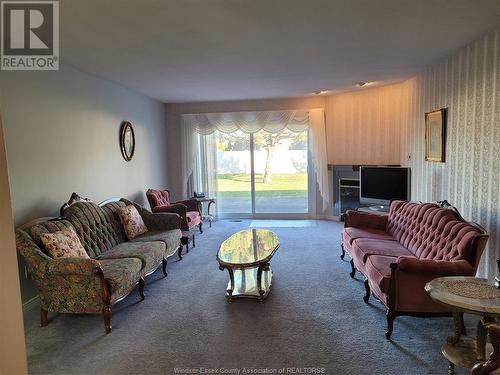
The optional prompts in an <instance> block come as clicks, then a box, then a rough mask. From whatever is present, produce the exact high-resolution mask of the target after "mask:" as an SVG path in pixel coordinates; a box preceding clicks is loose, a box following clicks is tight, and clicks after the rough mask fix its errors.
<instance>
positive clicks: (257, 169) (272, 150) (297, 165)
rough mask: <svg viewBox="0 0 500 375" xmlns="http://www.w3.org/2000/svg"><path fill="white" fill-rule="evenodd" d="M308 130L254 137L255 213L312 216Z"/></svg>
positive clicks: (263, 133)
mask: <svg viewBox="0 0 500 375" xmlns="http://www.w3.org/2000/svg"><path fill="white" fill-rule="evenodd" d="M307 165H308V163H307V131H304V132H300V133H294V132H291V131H289V130H283V131H281V132H280V133H267V132H266V131H263V130H261V131H259V132H257V133H255V134H254V188H255V210H254V213H256V214H259V213H304V214H306V213H308V211H309V205H308V195H307V190H308V189H307Z"/></svg>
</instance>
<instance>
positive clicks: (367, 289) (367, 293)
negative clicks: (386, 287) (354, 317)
mask: <svg viewBox="0 0 500 375" xmlns="http://www.w3.org/2000/svg"><path fill="white" fill-rule="evenodd" d="M364 284H365V296H364V297H363V301H365V303H368V300H369V299H370V294H371V291H370V284H369V283H368V279H365V282H364Z"/></svg>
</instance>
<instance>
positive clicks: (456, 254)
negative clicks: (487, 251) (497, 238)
mask: <svg viewBox="0 0 500 375" xmlns="http://www.w3.org/2000/svg"><path fill="white" fill-rule="evenodd" d="M440 203H441V206H443V207H441V206H440V205H438V204H436V203H417V202H407V201H400V200H395V201H392V202H391V205H390V211H389V216H381V215H376V214H371V213H365V212H360V211H347V213H346V216H345V227H344V231H343V233H342V250H343V253H342V255H341V258H342V259H343V257H344V252H347V253H348V254H349V255H350V257H351V267H352V271H351V273H350V275H351V277H354V276H355V273H356V271H359V272H360V273H362V274H363V275H364V277H365V289H366V294H365V297H364V301H365V302H366V303H368V300H369V297H370V294H373V295H374V296H375V297H376V298H377V299H379V300H380V301H381V302H382V304H383V305H384V306H385V307H386V308H387V326H388V327H387V331H386V337H387V339H390V337H391V334H392V329H393V321H394V319H395V318H396V316H398V315H410V316H442V315H449V314H450V312H449V311H448V310H447V309H446V308H444V307H443V306H441V305H439V304H437V303H436V302H434V301H433V300H432V299H431V298H430V297H429V295H428V294H427V292H426V291H425V290H424V286H425V284H426V283H428V282H429V281H431V280H433V279H434V278H437V277H441V276H473V275H475V273H476V270H477V266H478V264H479V260H480V258H481V254H482V253H483V250H484V248H485V246H486V242H487V241H488V234H487V233H486V231H485V230H484V229H483V228H482V227H480V226H479V225H477V224H475V223H468V222H466V221H465V220H464V219H463V218H462V217H461V216H460V214H459V213H458V211H457V209H456V208H454V207H452V206H450V205H449V204H448V203H447V202H446V201H444V202H440Z"/></svg>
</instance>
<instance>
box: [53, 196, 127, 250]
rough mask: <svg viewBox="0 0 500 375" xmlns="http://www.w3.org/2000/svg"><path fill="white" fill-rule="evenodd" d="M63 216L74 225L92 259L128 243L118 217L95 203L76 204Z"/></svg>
mask: <svg viewBox="0 0 500 375" xmlns="http://www.w3.org/2000/svg"><path fill="white" fill-rule="evenodd" d="M63 216H64V218H66V219H68V220H69V221H70V222H71V224H73V226H74V227H75V229H76V233H78V236H79V237H80V240H81V241H82V245H83V246H84V247H85V250H86V251H87V254H89V256H90V257H91V258H96V257H98V256H99V255H100V254H101V253H103V252H105V251H107V250H109V249H111V248H113V247H115V246H116V245H118V244H120V243H122V242H125V241H126V237H125V234H124V232H123V229H121V230H120V229H119V228H121V224H120V219H119V218H118V217H117V215H113V214H111V212H110V211H109V210H105V209H103V208H101V207H99V206H98V205H97V204H95V203H93V202H78V203H74V204H72V205H71V206H69V207H68V208H67V209H66V210H65V211H64V215H63Z"/></svg>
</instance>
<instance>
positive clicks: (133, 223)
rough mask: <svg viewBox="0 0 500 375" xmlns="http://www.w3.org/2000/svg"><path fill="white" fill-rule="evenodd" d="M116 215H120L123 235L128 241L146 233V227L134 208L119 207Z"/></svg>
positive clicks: (130, 206)
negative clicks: (123, 230)
mask: <svg viewBox="0 0 500 375" xmlns="http://www.w3.org/2000/svg"><path fill="white" fill-rule="evenodd" d="M118 215H120V221H121V222H122V225H123V229H125V234H126V236H127V238H128V239H129V240H131V239H133V238H135V237H137V236H139V235H141V234H143V233H146V232H147V231H148V227H147V226H146V224H144V220H142V217H141V215H140V214H139V211H137V208H135V206H133V205H128V206H125V207H120V208H119V209H118Z"/></svg>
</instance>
